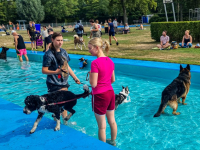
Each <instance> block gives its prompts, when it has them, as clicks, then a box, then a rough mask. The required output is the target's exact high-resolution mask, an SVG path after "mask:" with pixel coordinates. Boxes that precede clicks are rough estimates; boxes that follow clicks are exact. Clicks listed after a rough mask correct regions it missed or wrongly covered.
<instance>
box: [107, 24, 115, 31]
mask: <svg viewBox="0 0 200 150" xmlns="http://www.w3.org/2000/svg"><path fill="white" fill-rule="evenodd" d="M108 26H109V27H110V31H109V32H115V30H114V25H113V23H112V22H111V23H109V24H108Z"/></svg>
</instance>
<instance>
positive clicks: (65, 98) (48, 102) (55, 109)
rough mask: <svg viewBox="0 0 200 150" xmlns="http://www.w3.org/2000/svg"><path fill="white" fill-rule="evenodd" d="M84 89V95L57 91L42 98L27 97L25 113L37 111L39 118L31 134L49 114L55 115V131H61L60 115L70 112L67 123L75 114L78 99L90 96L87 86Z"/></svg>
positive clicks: (66, 118) (36, 96) (37, 96)
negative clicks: (46, 114)
mask: <svg viewBox="0 0 200 150" xmlns="http://www.w3.org/2000/svg"><path fill="white" fill-rule="evenodd" d="M83 89H84V93H83V94H79V95H75V94H74V93H72V92H70V91H55V92H51V93H49V94H45V95H42V96H39V95H30V96H27V97H26V99H25V101H24V103H25V107H24V109H23V112H24V113H25V114H31V113H32V112H33V111H35V110H37V111H38V117H37V119H36V121H35V123H34V126H33V128H32V129H31V131H30V133H34V132H35V130H36V128H37V126H38V124H39V122H40V120H41V119H42V117H43V115H44V114H45V113H48V112H51V113H53V115H52V117H53V118H54V120H55V121H56V122H57V124H56V127H55V129H54V130H55V131H57V130H60V113H62V112H63V111H64V110H67V111H69V112H70V114H69V115H67V117H65V118H64V119H65V120H66V121H68V120H69V119H70V118H71V116H72V115H73V114H74V113H75V110H74V109H73V107H74V106H75V105H76V103H77V99H79V98H85V97H87V96H88V95H89V94H90V93H89V88H88V86H87V85H84V86H83Z"/></svg>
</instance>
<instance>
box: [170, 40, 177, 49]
mask: <svg viewBox="0 0 200 150" xmlns="http://www.w3.org/2000/svg"><path fill="white" fill-rule="evenodd" d="M171 46H172V48H173V49H178V44H177V42H176V41H172V43H171Z"/></svg>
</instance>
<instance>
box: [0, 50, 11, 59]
mask: <svg viewBox="0 0 200 150" xmlns="http://www.w3.org/2000/svg"><path fill="white" fill-rule="evenodd" d="M1 48H2V51H1V53H0V59H4V60H5V61H7V54H6V52H7V51H8V50H9V48H6V47H1Z"/></svg>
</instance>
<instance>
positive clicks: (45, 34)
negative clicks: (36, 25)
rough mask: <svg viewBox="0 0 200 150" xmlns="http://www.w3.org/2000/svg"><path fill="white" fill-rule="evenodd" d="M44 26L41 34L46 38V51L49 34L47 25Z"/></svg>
mask: <svg viewBox="0 0 200 150" xmlns="http://www.w3.org/2000/svg"><path fill="white" fill-rule="evenodd" d="M42 28H43V31H42V33H41V35H42V37H43V39H44V50H43V51H44V52H45V51H46V45H47V40H48V36H49V34H48V31H47V27H46V26H43V27H42Z"/></svg>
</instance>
